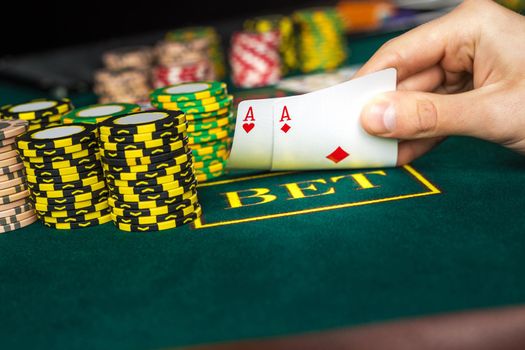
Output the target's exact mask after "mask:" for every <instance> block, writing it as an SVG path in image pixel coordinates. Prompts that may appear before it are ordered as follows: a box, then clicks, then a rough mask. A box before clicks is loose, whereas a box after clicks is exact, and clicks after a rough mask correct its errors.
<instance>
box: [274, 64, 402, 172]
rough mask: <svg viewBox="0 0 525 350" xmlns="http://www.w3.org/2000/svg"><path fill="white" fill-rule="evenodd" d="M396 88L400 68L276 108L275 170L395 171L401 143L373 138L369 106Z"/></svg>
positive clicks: (281, 102)
mask: <svg viewBox="0 0 525 350" xmlns="http://www.w3.org/2000/svg"><path fill="white" fill-rule="evenodd" d="M395 89H396V71H395V69H386V70H383V71H380V72H377V73H373V74H370V75H367V76H364V77H362V78H359V79H355V80H350V81H348V82H345V83H342V84H339V85H336V86H333V87H329V88H326V89H322V90H318V91H315V92H312V93H308V94H304V95H301V96H294V97H288V98H286V99H282V100H278V101H276V102H275V103H274V110H273V115H274V125H273V156H272V165H271V169H272V170H315V169H350V168H368V167H390V166H395V165H396V162H397V140H392V139H384V138H379V137H375V136H371V135H369V134H367V133H366V132H365V131H364V130H363V128H362V127H361V124H360V122H359V117H360V113H361V110H362V108H363V107H364V105H365V104H366V103H367V102H368V101H369V100H370V99H372V98H373V97H374V96H376V95H377V94H380V93H383V92H388V91H394V90H395Z"/></svg>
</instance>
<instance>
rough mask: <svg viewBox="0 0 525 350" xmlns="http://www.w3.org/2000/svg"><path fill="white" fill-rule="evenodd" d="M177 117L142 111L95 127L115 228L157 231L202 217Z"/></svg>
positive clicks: (180, 117) (183, 121) (182, 118)
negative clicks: (96, 128) (97, 133)
mask: <svg viewBox="0 0 525 350" xmlns="http://www.w3.org/2000/svg"><path fill="white" fill-rule="evenodd" d="M186 129H187V123H186V118H185V116H184V114H183V113H182V112H181V111H160V110H158V111H155V110H154V111H144V112H137V113H131V114H128V115H124V116H119V117H113V118H110V119H107V120H105V121H104V122H102V123H100V124H99V127H98V130H99V146H100V153H101V155H102V164H103V168H104V173H105V177H106V182H107V186H108V189H109V192H110V194H109V199H108V201H109V205H110V207H111V217H112V219H113V222H114V224H115V225H116V226H117V227H118V228H119V229H121V230H123V231H138V232H145V231H159V230H166V229H170V228H175V227H179V226H182V225H184V224H187V223H190V222H192V221H194V220H196V219H197V218H199V217H200V216H201V212H202V209H201V207H200V205H199V203H198V198H197V190H196V187H197V180H196V178H195V174H194V170H193V161H192V156H191V150H190V148H189V147H188V137H187V134H186Z"/></svg>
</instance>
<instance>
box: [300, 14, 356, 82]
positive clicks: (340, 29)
mask: <svg viewBox="0 0 525 350" xmlns="http://www.w3.org/2000/svg"><path fill="white" fill-rule="evenodd" d="M292 18H293V21H294V25H295V28H296V29H297V32H296V33H297V35H296V37H297V56H298V57H299V65H298V66H299V69H300V70H301V71H302V72H303V73H310V72H315V71H325V70H332V69H335V68H337V67H339V66H341V65H342V64H343V63H344V62H345V61H346V58H347V51H346V40H345V33H344V25H343V21H342V19H341V18H340V16H339V14H338V13H337V11H336V9H335V8H333V7H326V8H315V9H305V10H300V11H296V12H295V13H293V14H292Z"/></svg>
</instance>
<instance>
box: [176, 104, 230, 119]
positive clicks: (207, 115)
mask: <svg viewBox="0 0 525 350" xmlns="http://www.w3.org/2000/svg"><path fill="white" fill-rule="evenodd" d="M229 113H230V108H229V107H225V108H221V109H219V110H217V111H213V112H205V113H187V112H186V113H185V115H186V121H187V122H190V123H196V122H198V121H199V120H203V119H211V118H222V117H225V116H227V115H228V114H229Z"/></svg>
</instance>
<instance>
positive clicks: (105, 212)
mask: <svg viewBox="0 0 525 350" xmlns="http://www.w3.org/2000/svg"><path fill="white" fill-rule="evenodd" d="M106 215H111V211H110V210H108V209H104V210H101V211H95V212H92V213H87V214H84V215H79V216H66V217H56V216H45V215H41V214H38V213H37V216H38V218H39V219H40V220H42V221H43V222H45V223H49V224H62V223H73V222H75V223H78V222H86V221H89V220H93V219H98V218H101V217H103V216H106Z"/></svg>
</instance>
